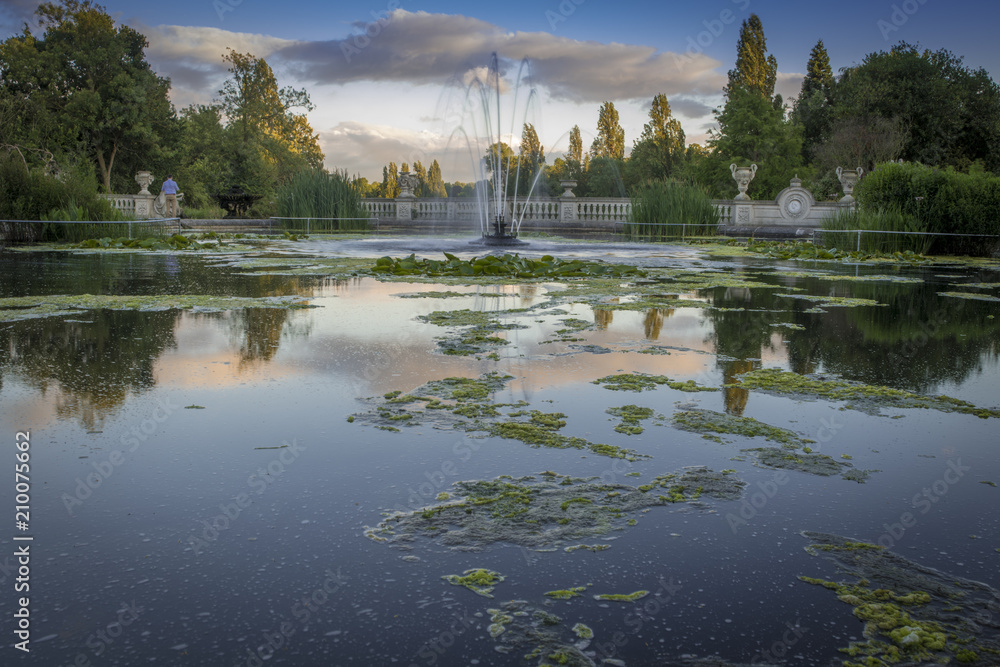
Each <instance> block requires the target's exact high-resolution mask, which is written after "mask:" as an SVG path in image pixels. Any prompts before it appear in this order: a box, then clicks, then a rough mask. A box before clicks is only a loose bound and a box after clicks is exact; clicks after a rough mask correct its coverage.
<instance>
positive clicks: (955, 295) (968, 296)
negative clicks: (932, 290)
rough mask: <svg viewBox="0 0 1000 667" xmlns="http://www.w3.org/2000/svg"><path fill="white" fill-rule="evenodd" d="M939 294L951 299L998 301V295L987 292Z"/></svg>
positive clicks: (999, 300) (999, 301)
mask: <svg viewBox="0 0 1000 667" xmlns="http://www.w3.org/2000/svg"><path fill="white" fill-rule="evenodd" d="M938 295H939V296H949V297H952V298H953V299H969V300H971V301H989V302H990V303H1000V297H997V296H990V295H989V294H977V293H975V292H938Z"/></svg>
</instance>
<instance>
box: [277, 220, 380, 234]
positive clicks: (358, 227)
mask: <svg viewBox="0 0 1000 667" xmlns="http://www.w3.org/2000/svg"><path fill="white" fill-rule="evenodd" d="M303 220H304V221H305V225H304V228H303V227H300V226H297V225H302V221H303ZM275 221H277V222H278V223H279V225H280V226H281V228H282V229H283V230H285V231H289V232H299V231H305V233H306V234H312V233H313V232H317V233H320V232H322V233H335V234H336V233H355V232H364V231H371V230H374V231H375V233H376V234H377V233H378V231H379V227H378V223H379V219H378V218H376V217H370V218H292V217H279V216H272V217H271V218H270V226H271V227H273V226H274V223H275ZM314 223H315V224H314Z"/></svg>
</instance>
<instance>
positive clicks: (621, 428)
mask: <svg viewBox="0 0 1000 667" xmlns="http://www.w3.org/2000/svg"><path fill="white" fill-rule="evenodd" d="M605 412H607V413H608V414H609V415H614V416H615V417H618V418H619V419H621V423H619V424H618V425H617V426H615V431H617V432H618V433H624V434H625V435H638V434H640V433H642V431H643V428H642V422H643V420H646V419H651V418H652V417H653V415H654V414H655V413H654V412H653V409H652V408H643V407H639V406H638V405H623V406H621V407H619V408H608V409H607V410H605Z"/></svg>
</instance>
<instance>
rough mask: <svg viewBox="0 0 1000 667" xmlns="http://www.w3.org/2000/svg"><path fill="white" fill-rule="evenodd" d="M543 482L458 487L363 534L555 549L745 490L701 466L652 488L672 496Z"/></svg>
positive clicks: (459, 546)
mask: <svg viewBox="0 0 1000 667" xmlns="http://www.w3.org/2000/svg"><path fill="white" fill-rule="evenodd" d="M540 477H541V479H538V478H537V477H535V476H527V477H521V478H512V477H510V476H501V477H498V478H496V479H493V480H474V481H459V482H455V483H454V484H453V485H452V489H451V491H450V497H449V498H448V499H447V500H446V501H444V502H438V503H436V504H431V505H428V506H426V507H422V508H419V509H416V510H406V511H397V512H385V513H383V520H382V521H381V522H380V523H379V524H378V525H377V526H375V527H373V528H366V529H365V536H366V537H368V538H370V539H373V540H375V541H377V542H386V543H390V544H403V545H408V546H412V544H413V542H414V541H415V540H417V539H419V538H421V537H424V538H428V539H432V540H436V541H438V542H439V543H440V544H442V545H444V546H446V547H450V548H452V549H455V550H461V551H479V550H482V549H483V548H485V547H486V546H488V545H491V544H495V543H507V544H515V545H519V546H523V547H527V548H533V549H552V548H557V547H565V546H573V545H574V544H579V541H580V540H581V539H583V538H587V537H594V536H599V535H606V534H608V533H609V532H611V531H613V530H619V529H626V528H627V527H628V523H627V522H628V519H629V518H631V517H630V516H629V513H631V512H637V511H640V510H643V509H646V508H651V507H655V506H664V505H669V504H671V503H673V502H692V501H696V500H699V499H701V503H699V504H698V506H702V505H703V504H704V501H705V500H706V499H708V498H711V499H716V500H734V499H737V498H739V497H740V495H741V493H742V490H743V488H744V487H745V486H746V484H745V483H744V482H742V481H740V480H738V479H736V478H734V477H733V476H731V475H722V474H720V473H714V472H712V471H711V470H709V469H707V468H705V467H703V466H696V467H692V468H686V469H684V470H683V471H682V472H678V473H671V474H668V475H663V476H661V477H659V478H657V481H656V482H655V485H657V486H661V485H662V487H663V488H665V489H667V491H666V493H667V494H668V495H663V494H660V493H647V492H644V491H643V490H641V489H637V488H635V487H633V486H629V485H627V484H605V483H600V482H599V481H597V479H596V478H592V479H580V478H574V477H568V476H564V475H558V474H555V473H551V471H547V472H546V474H543V475H540ZM670 496H675V497H673V498H671V497H670Z"/></svg>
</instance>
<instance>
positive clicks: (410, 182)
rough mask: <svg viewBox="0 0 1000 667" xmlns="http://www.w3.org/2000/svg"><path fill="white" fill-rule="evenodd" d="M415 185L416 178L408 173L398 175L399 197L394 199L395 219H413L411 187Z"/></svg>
mask: <svg viewBox="0 0 1000 667" xmlns="http://www.w3.org/2000/svg"><path fill="white" fill-rule="evenodd" d="M414 185H416V177H414V176H412V175H411V174H410V172H408V171H404V172H402V173H400V174H399V196H398V197H396V219H397V220H411V219H412V218H413V200H414V199H416V197H415V196H414V194H413V187H414Z"/></svg>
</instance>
